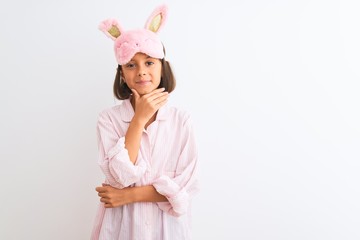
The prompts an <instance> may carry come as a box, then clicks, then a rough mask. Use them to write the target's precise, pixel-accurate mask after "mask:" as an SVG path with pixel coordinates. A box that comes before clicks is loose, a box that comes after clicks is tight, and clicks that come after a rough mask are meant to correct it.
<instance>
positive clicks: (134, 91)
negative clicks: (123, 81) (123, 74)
mask: <svg viewBox="0 0 360 240" xmlns="http://www.w3.org/2000/svg"><path fill="white" fill-rule="evenodd" d="M131 91H132V93H133V95H134V97H135V100H136V99H139V98H140V95H139V93H138V92H137V91H136V90H135V89H133V88H132V89H131Z"/></svg>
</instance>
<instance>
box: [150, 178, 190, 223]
mask: <svg viewBox="0 0 360 240" xmlns="http://www.w3.org/2000/svg"><path fill="white" fill-rule="evenodd" d="M153 186H154V187H155V189H156V191H157V192H158V193H160V194H162V195H164V196H165V197H166V198H167V199H168V201H169V202H165V203H164V202H159V203H158V206H159V208H160V209H161V210H163V211H165V212H167V213H169V214H170V215H173V216H176V217H178V216H180V215H183V214H184V213H186V212H187V210H188V206H189V194H188V193H187V191H186V189H185V188H183V189H181V188H180V187H179V185H178V184H176V183H175V182H174V181H172V180H171V179H170V178H169V177H168V176H166V175H162V176H161V177H159V178H158V179H157V180H155V182H154V183H153Z"/></svg>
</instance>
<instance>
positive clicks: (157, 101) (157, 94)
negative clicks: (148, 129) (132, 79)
mask: <svg viewBox="0 0 360 240" xmlns="http://www.w3.org/2000/svg"><path fill="white" fill-rule="evenodd" d="M164 90H165V88H158V89H155V90H154V91H152V92H150V93H147V94H144V95H143V96H140V95H139V93H138V92H137V91H136V90H135V89H131V91H132V92H133V96H134V98H135V116H134V118H136V119H138V120H139V121H140V122H141V123H144V124H145V123H147V122H148V121H149V120H150V119H151V117H152V116H153V115H154V114H155V113H156V111H157V110H159V108H161V107H162V106H164V105H165V103H166V102H167V98H168V96H169V95H168V92H164Z"/></svg>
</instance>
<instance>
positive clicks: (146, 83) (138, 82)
mask: <svg viewBox="0 0 360 240" xmlns="http://www.w3.org/2000/svg"><path fill="white" fill-rule="evenodd" d="M150 83H151V80H140V81H137V82H136V84H138V85H141V86H144V85H148V84H150Z"/></svg>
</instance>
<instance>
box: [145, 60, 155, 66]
mask: <svg viewBox="0 0 360 240" xmlns="http://www.w3.org/2000/svg"><path fill="white" fill-rule="evenodd" d="M145 64H146V66H151V65H153V64H154V62H152V61H147V62H146V63H145Z"/></svg>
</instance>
